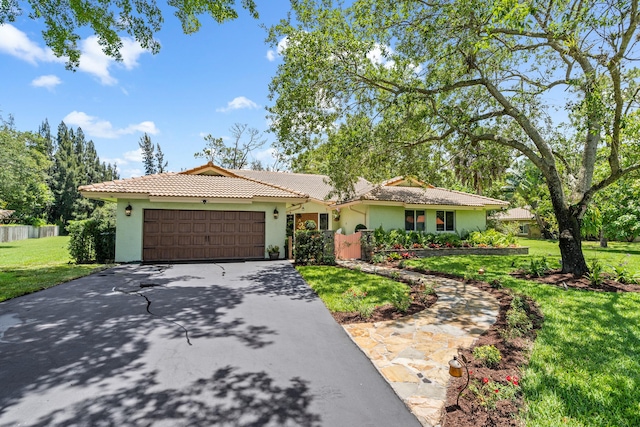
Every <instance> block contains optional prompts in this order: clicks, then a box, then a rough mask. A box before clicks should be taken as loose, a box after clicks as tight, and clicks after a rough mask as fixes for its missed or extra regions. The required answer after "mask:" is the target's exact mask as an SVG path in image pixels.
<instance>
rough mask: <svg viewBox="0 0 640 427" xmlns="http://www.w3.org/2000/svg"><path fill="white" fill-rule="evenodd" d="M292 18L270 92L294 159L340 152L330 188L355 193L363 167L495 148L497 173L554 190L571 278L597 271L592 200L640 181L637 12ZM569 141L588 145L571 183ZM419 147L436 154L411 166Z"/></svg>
mask: <svg viewBox="0 0 640 427" xmlns="http://www.w3.org/2000/svg"><path fill="white" fill-rule="evenodd" d="M293 9H294V12H295V19H296V20H297V22H296V24H295V25H293V24H291V23H289V22H282V23H281V24H280V25H278V26H276V27H274V28H272V29H271V41H272V42H274V43H275V42H276V41H278V39H280V38H282V37H287V47H286V49H285V50H284V63H283V64H282V65H281V66H280V67H279V69H278V73H277V75H276V77H275V78H274V79H273V81H272V83H271V86H270V89H271V96H272V98H273V99H275V104H274V105H273V106H272V107H271V108H270V111H271V113H272V117H271V119H272V123H273V129H274V131H275V132H276V133H277V135H278V137H279V139H280V143H281V145H282V147H283V149H284V150H285V152H286V153H287V154H289V155H291V154H295V153H299V152H302V151H304V150H305V149H309V148H314V147H315V146H317V144H318V143H319V142H324V141H327V142H328V143H329V144H331V145H332V146H339V147H341V149H340V154H341V157H340V156H336V157H335V158H334V159H333V160H335V167H334V168H333V172H332V174H331V178H332V180H333V183H334V184H335V185H337V186H338V187H339V188H341V189H343V190H344V191H346V192H348V191H349V190H350V189H351V188H352V187H350V184H351V183H352V182H353V180H354V179H355V176H356V175H358V174H359V173H360V172H361V170H362V166H361V165H364V166H365V167H366V166H367V165H375V164H379V165H389V164H393V163H394V162H398V161H399V160H398V157H400V159H401V160H402V159H404V160H413V162H416V163H422V164H425V165H427V166H428V167H437V166H439V165H438V160H439V159H444V160H447V161H450V160H451V158H452V157H453V156H454V155H457V154H458V153H459V152H460V151H464V150H469V149H474V148H475V147H477V145H478V144H482V143H486V144H487V145H486V146H485V147H484V148H483V149H482V151H484V152H485V154H486V157H487V158H491V159H493V158H495V160H496V161H495V162H491V163H488V165H491V166H493V167H495V169H496V171H497V174H499V173H500V170H501V169H504V164H505V161H508V159H509V158H510V157H511V156H513V153H514V152H518V153H519V154H521V155H524V156H526V157H527V158H528V159H529V160H530V161H531V162H532V163H533V164H534V165H535V166H536V167H537V168H538V169H539V170H540V172H541V173H542V175H543V176H544V179H545V182H546V185H547V187H548V189H549V195H550V199H551V203H552V206H553V210H554V213H555V216H556V218H557V221H558V226H559V232H560V233H559V234H560V250H561V253H562V261H563V271H564V272H572V273H574V274H577V275H581V274H583V273H585V272H586V271H587V266H586V262H585V261H584V256H583V255H582V251H581V244H580V221H581V218H582V216H583V215H584V213H585V211H586V209H587V207H588V205H589V203H590V202H591V200H592V198H593V196H594V194H595V193H596V192H598V191H599V190H602V189H603V188H606V187H607V186H609V185H611V184H612V183H614V182H615V181H616V180H618V179H619V178H621V177H623V176H625V175H627V174H629V173H631V172H633V171H635V170H638V169H640V161H639V156H638V154H639V153H640V147H639V144H638V143H637V141H638V132H637V131H638V129H640V127H639V126H638V112H637V107H638V101H637V95H638V93H639V92H640V85H639V84H638V77H639V76H640V72H639V70H638V68H637V60H636V59H635V58H636V57H637V55H638V49H637V43H638V33H639V32H638V23H639V22H640V11H639V10H638V0H620V1H617V0H616V1H614V0H605V1H596V0H587V1H583V0H560V1H556V0H540V1H538V0H524V1H523V0H493V1H489V2H487V1H485V0H471V1H469V0H449V1H445V2H426V1H422V0H398V1H394V2H388V1H386V0H356V1H354V2H353V3H352V5H351V6H349V7H347V8H345V9H343V10H341V9H339V8H338V7H336V4H335V3H334V2H333V1H331V0H298V1H293ZM558 98H560V101H558ZM561 124H563V125H564V128H562V129H559V126H560V125H561ZM559 130H562V131H563V133H564V135H562V133H560V132H558V131H559ZM567 139H569V140H575V141H578V143H577V156H576V157H577V164H578V165H579V167H578V168H577V171H576V173H575V174H571V173H568V172H569V171H570V168H569V167H564V163H568V162H567V160H566V159H565V158H564V157H563V155H562V154H563V153H562V152H561V149H562V148H563V141H565V140H567ZM417 146H428V147H429V148H428V150H425V151H426V152H427V154H430V153H435V155H433V156H431V155H427V156H424V154H425V151H423V152H422V154H423V156H417V155H414V154H415V153H416V152H414V151H413V148H414V147H417ZM490 147H491V148H490ZM497 147H500V149H498V148H497ZM403 150H408V151H409V154H408V155H402V154H399V153H402V152H403ZM599 150H600V151H605V152H606V154H605V156H604V157H599V156H598V151H599ZM329 151H330V150H329ZM441 153H446V155H444V156H443V155H441ZM484 160H486V159H484ZM463 164H465V165H466V163H464V162H463ZM596 164H598V165H601V166H602V167H599V168H598V169H599V171H603V173H602V174H601V175H598V177H597V179H594V171H595V169H596ZM488 165H487V167H488ZM487 167H484V168H480V169H481V170H483V169H486V168H487ZM566 189H568V190H566Z"/></svg>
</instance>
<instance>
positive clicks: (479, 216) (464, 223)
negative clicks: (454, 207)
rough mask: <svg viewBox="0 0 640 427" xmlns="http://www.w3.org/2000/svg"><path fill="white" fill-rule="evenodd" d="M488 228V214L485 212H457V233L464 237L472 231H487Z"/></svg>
mask: <svg viewBox="0 0 640 427" xmlns="http://www.w3.org/2000/svg"><path fill="white" fill-rule="evenodd" d="M434 215H435V213H434ZM434 221H435V220H434ZM434 224H435V223H434ZM486 228H487V212H486V211H485V210H471V211H457V212H456V231H457V232H458V234H460V235H463V234H465V233H470V232H472V231H478V230H485V229H486Z"/></svg>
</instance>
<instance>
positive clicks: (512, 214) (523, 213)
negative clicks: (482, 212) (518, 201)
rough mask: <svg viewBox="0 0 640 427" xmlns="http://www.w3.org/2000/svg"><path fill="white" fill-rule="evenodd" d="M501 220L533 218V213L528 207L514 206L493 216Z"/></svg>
mask: <svg viewBox="0 0 640 427" xmlns="http://www.w3.org/2000/svg"><path fill="white" fill-rule="evenodd" d="M493 217H494V218H495V219H497V220H500V221H518V220H520V221H522V220H532V219H533V213H531V211H530V210H529V209H527V208H513V209H509V210H508V211H506V212H498V213H496V214H495V215H494V216H493Z"/></svg>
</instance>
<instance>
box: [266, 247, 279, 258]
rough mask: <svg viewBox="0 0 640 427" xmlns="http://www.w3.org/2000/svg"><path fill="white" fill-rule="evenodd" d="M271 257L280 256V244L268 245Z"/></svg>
mask: <svg viewBox="0 0 640 427" xmlns="http://www.w3.org/2000/svg"><path fill="white" fill-rule="evenodd" d="M267 253H268V254H269V259H278V257H280V246H274V245H269V246H268V247H267Z"/></svg>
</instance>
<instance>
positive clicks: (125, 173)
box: [120, 168, 144, 178]
mask: <svg viewBox="0 0 640 427" xmlns="http://www.w3.org/2000/svg"><path fill="white" fill-rule="evenodd" d="M136 176H144V173H143V172H142V169H138V168H131V169H123V170H122V171H121V172H120V178H133V177H136Z"/></svg>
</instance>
